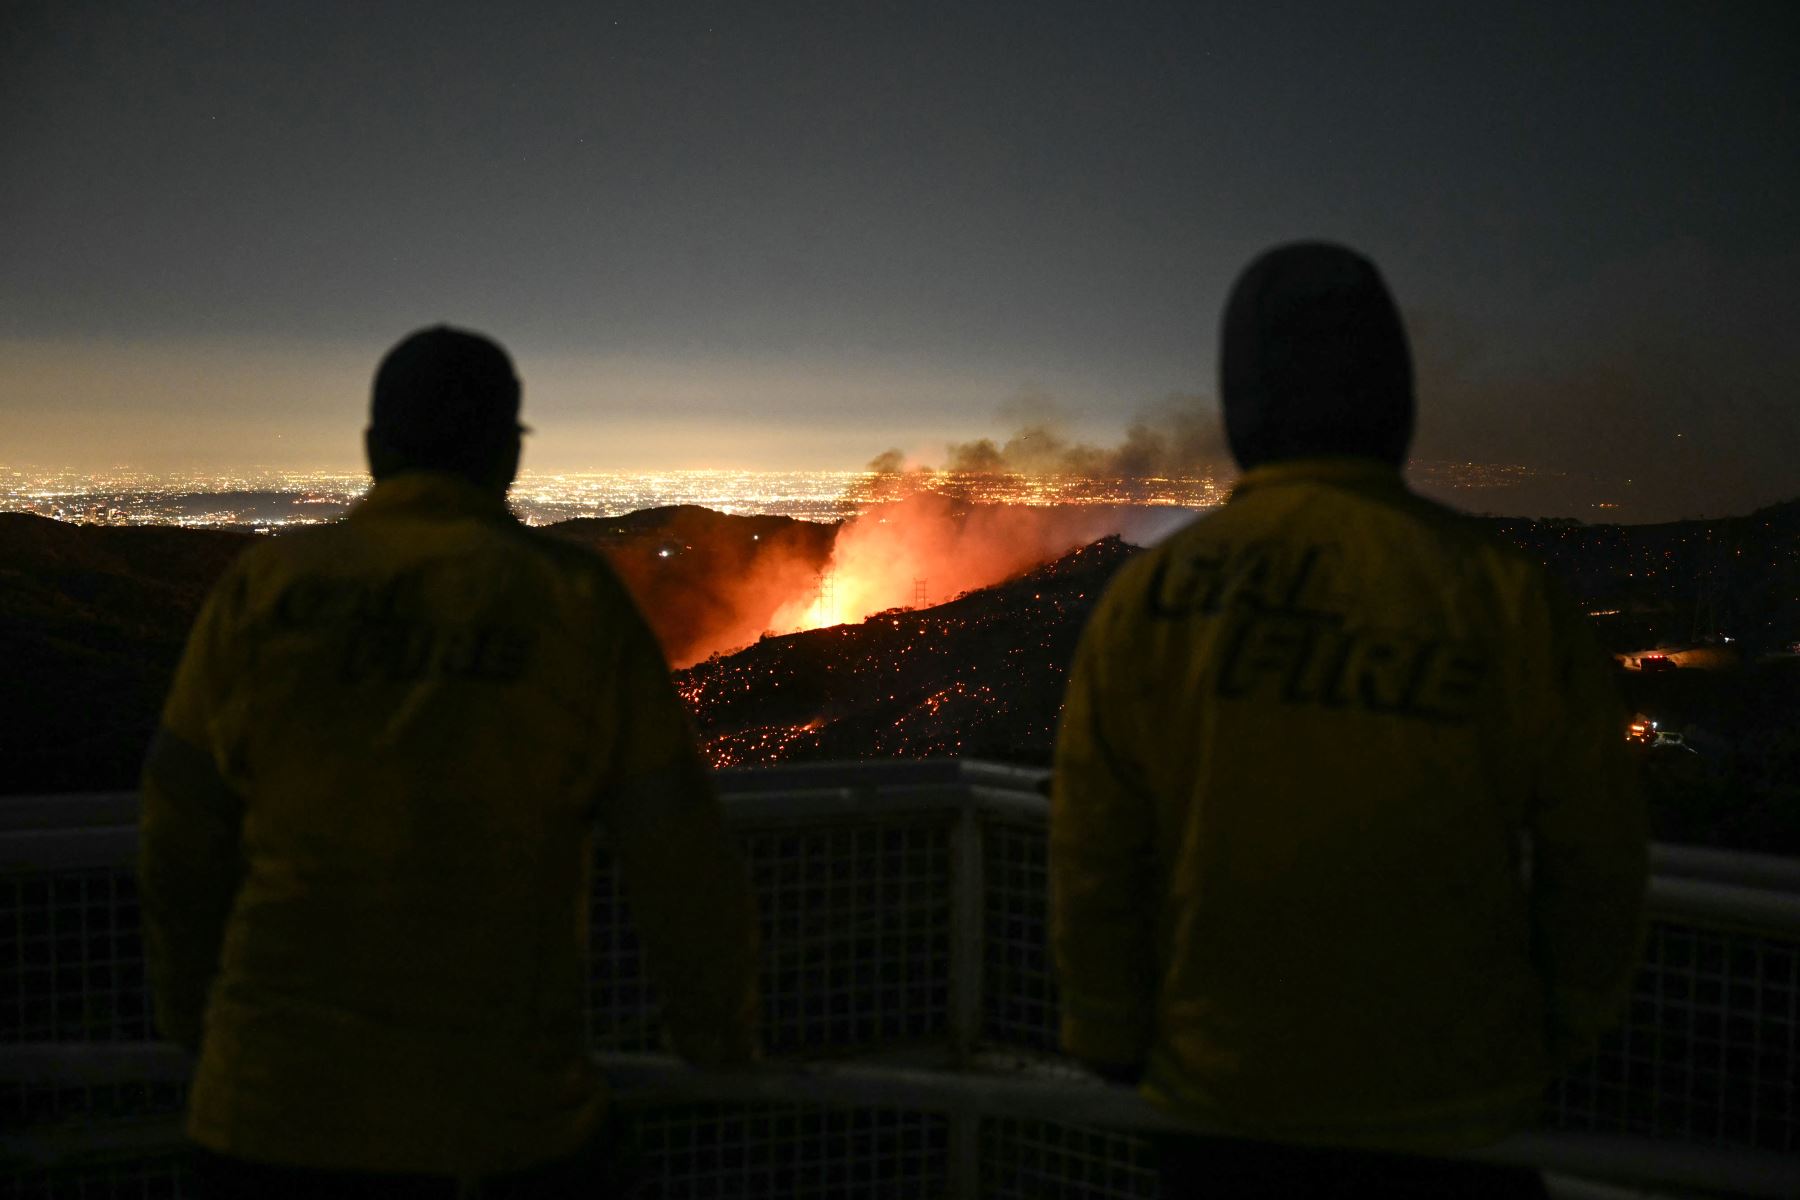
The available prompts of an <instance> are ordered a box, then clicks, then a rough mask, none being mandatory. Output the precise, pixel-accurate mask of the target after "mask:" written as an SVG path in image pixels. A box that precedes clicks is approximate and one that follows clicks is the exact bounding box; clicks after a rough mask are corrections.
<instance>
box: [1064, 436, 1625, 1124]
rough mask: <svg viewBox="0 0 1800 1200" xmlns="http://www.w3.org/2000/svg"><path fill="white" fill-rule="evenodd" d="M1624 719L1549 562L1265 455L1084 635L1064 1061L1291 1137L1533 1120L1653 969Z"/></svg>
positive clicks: (1377, 483) (1427, 507)
mask: <svg viewBox="0 0 1800 1200" xmlns="http://www.w3.org/2000/svg"><path fill="white" fill-rule="evenodd" d="M1623 728H1624V726H1623V721H1622V716H1621V713H1620V710H1619V707H1618V702H1617V700H1616V697H1615V695H1614V692H1613V687H1612V683H1611V680H1610V678H1609V675H1608V673H1607V666H1606V662H1605V659H1604V658H1603V656H1602V655H1601V654H1600V652H1599V650H1598V649H1597V647H1596V646H1595V645H1594V644H1593V642H1592V639H1591V637H1590V635H1589V633H1588V631H1587V630H1586V628H1585V626H1584V623H1583V620H1582V618H1581V616H1580V614H1579V613H1578V612H1576V611H1575V610H1574V609H1573V607H1572V606H1571V605H1570V604H1569V603H1567V602H1566V601H1565V600H1564V599H1563V598H1562V597H1561V596H1560V595H1559V594H1558V593H1557V592H1556V591H1555V589H1554V588H1553V587H1552V586H1551V585H1550V584H1549V582H1548V580H1547V578H1546V575H1545V573H1544V572H1543V571H1542V570H1541V569H1540V568H1539V566H1538V564H1536V563H1534V562H1530V561H1527V560H1526V559H1525V558H1524V557H1523V556H1522V555H1520V554H1518V553H1516V552H1513V551H1512V550H1510V549H1508V548H1505V547H1503V546H1501V545H1499V544H1498V543H1496V542H1495V541H1493V540H1492V539H1490V538H1489V537H1488V536H1487V535H1485V534H1484V533H1483V532H1481V531H1480V530H1478V529H1477V528H1476V527H1475V526H1474V525H1473V523H1472V522H1470V521H1468V520H1466V519H1465V518H1462V517H1459V516H1457V515H1456V514H1454V513H1451V512H1449V511H1448V510H1445V509H1441V508H1439V507H1438V506H1436V505H1433V504H1431V503H1429V502H1427V501H1425V500H1422V499H1420V498H1418V497H1416V496H1414V495H1413V494H1411V493H1410V492H1409V491H1407V490H1406V488H1405V486H1404V485H1403V484H1402V482H1401V480H1400V477H1399V474H1398V473H1397V472H1395V471H1393V470H1391V469H1389V468H1386V467H1383V466H1381V465H1379V464H1377V463H1374V462H1368V461H1357V460H1349V459H1338V460H1324V459H1321V460H1309V461H1301V462H1286V463H1279V464H1274V465H1269V466H1265V467H1262V468H1258V469H1256V470H1252V471H1250V472H1248V473H1246V474H1245V475H1244V477H1243V479H1242V481H1241V482H1240V483H1239V485H1238V487H1237V488H1236V490H1235V491H1234V492H1233V494H1232V497H1231V500H1230V502H1229V503H1228V504H1227V505H1225V507H1224V508H1222V509H1221V510H1219V511H1218V512H1216V513H1213V514H1210V515H1208V516H1206V517H1204V518H1202V519H1200V520H1198V521H1195V522H1194V523H1192V524H1190V525H1189V526H1187V527H1186V528H1184V529H1182V530H1181V531H1179V532H1178V533H1176V534H1175V535H1174V536H1172V537H1171V538H1169V539H1168V540H1167V541H1166V542H1164V543H1163V544H1161V545H1160V546H1158V547H1156V548H1154V549H1152V550H1150V551H1148V552H1146V553H1145V554H1143V555H1141V556H1139V557H1138V558H1136V559H1134V560H1133V561H1132V562H1130V563H1129V564H1127V565H1126V567H1125V568H1124V569H1123V570H1121V571H1120V573H1119V575H1118V576H1117V578H1116V579H1115V581H1114V583H1113V584H1112V586H1111V588H1110V589H1109V590H1108V591H1107V593H1106V595H1105V596H1104V597H1103V599H1102V600H1101V602H1100V605H1099V607H1098V608H1097V610H1096V611H1095V613H1094V615H1093V618H1092V620H1091V623H1090V624H1089V626H1088V628H1087V630H1086V632H1085V634H1084V635H1083V639H1082V642H1081V645H1080V648H1079V650H1078V652H1077V656H1076V662H1075V666H1074V669H1073V671H1072V674H1071V679H1070V685H1069V694H1068V700H1067V704H1066V707H1065V709H1064V712H1063V718H1062V725H1061V729H1060V733H1059V740H1058V744H1057V752H1056V774H1055V782H1054V788H1053V811H1052V818H1051V885H1052V897H1053V899H1052V925H1053V937H1054V943H1055V955H1056V963H1057V969H1058V972H1059V975H1060V979H1061V984H1062V1003H1063V1025H1062V1037H1063V1043H1064V1045H1065V1047H1066V1048H1067V1049H1068V1050H1069V1052H1070V1053H1072V1054H1074V1055H1076V1056H1077V1057H1080V1058H1083V1059H1086V1060H1089V1061H1092V1062H1096V1063H1104V1064H1143V1066H1144V1068H1145V1075H1144V1085H1143V1086H1144V1091H1145V1093H1146V1095H1147V1096H1148V1097H1149V1098H1150V1099H1151V1100H1152V1101H1154V1102H1156V1103H1158V1104H1159V1105H1161V1106H1163V1107H1164V1108H1166V1109H1168V1110H1170V1111H1172V1112H1175V1113H1177V1114H1185V1115H1188V1116H1190V1117H1193V1118H1196V1119H1198V1120H1200V1121H1203V1122H1207V1123H1213V1124H1223V1125H1226V1126H1230V1127H1234V1128H1237V1129H1240V1130H1243V1131H1245V1132H1247V1133H1252V1134H1258V1135H1262V1136H1269V1137H1279V1138H1289V1139H1294V1140H1302V1141H1316V1142H1329V1143H1339V1144H1347V1145H1368V1146H1387V1147H1392V1148H1396V1149H1409V1148H1410V1149H1432V1148H1455V1147H1466V1146H1472V1145H1478V1144H1481V1143H1483V1142H1489V1141H1492V1140H1494V1139H1496V1138H1498V1137H1500V1136H1502V1135H1503V1134H1505V1133H1507V1132H1509V1131H1511V1130H1513V1129H1515V1128H1517V1127H1518V1126H1519V1125H1520V1124H1521V1123H1523V1122H1525V1121H1527V1120H1529V1119H1530V1116H1531V1113H1532V1110H1533V1108H1534V1107H1535V1103H1536V1100H1537V1098H1538V1096H1539V1094H1540V1092H1541V1091H1542V1088H1543V1086H1544V1084H1545V1083H1546V1081H1547V1080H1548V1078H1549V1077H1550V1075H1551V1073H1552V1072H1553V1071H1554V1070H1555V1069H1557V1068H1559V1067H1562V1066H1566V1065H1568V1064H1569V1063H1570V1062H1571V1061H1572V1060H1574V1059H1576V1058H1578V1057H1580V1056H1581V1055H1582V1054H1583V1053H1585V1052H1586V1051H1588V1050H1589V1049H1591V1047H1592V1044H1593V1041H1594V1039H1595V1038H1596V1036H1597V1035H1598V1033H1600V1032H1601V1031H1602V1030H1603V1029H1604V1027H1605V1025H1606V1024H1607V1022H1608V1021H1609V1019H1610V1018H1611V1017H1612V1016H1613V1015H1614V1014H1615V1013H1616V1012H1617V1010H1618V1009H1619V1008H1620V1006H1621V1005H1622V1003H1623V1000H1624V998H1625V996H1626V993H1627V990H1628V987H1629V983H1630V979H1631V976H1632V972H1633V968H1634V966H1635V964H1636V961H1637V955H1638V952H1639V947H1640V923H1641V906H1642V896H1643V890H1644V882H1645V871H1646V841H1645V837H1646V835H1645V826H1644V818H1643V813H1642V808H1641V805H1640V801H1639V799H1638V796H1637V792H1636V789H1635V787H1634V784H1633V778H1632V775H1631V765H1630V761H1629V759H1628V757H1627V755H1626V752H1625V746H1624V741H1623V732H1622V731H1623ZM1527 872H1528V877H1527Z"/></svg>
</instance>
